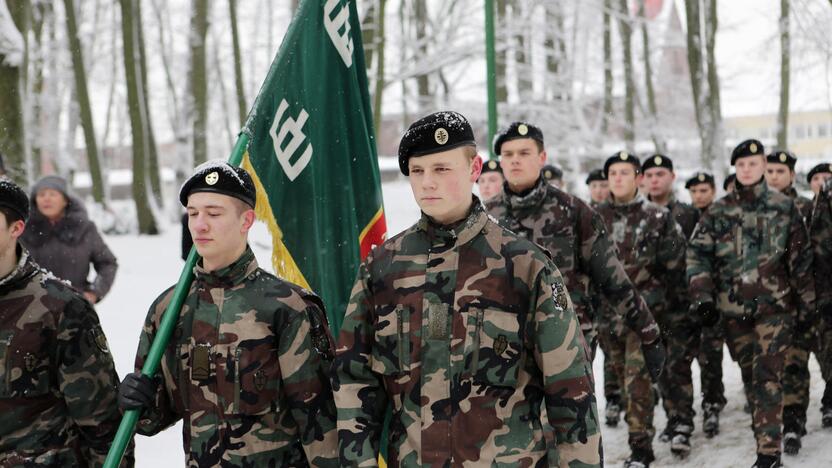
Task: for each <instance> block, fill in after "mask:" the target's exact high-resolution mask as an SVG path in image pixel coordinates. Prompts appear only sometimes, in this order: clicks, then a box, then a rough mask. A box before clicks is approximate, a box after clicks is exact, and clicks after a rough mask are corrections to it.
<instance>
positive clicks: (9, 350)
mask: <svg viewBox="0 0 832 468" xmlns="http://www.w3.org/2000/svg"><path fill="white" fill-rule="evenodd" d="M15 338H17V339H15ZM32 338H33V337H31V336H23V335H17V336H15V332H14V331H11V330H3V331H0V378H2V383H0V395H3V396H4V397H10V398H19V397H24V398H34V397H39V396H43V395H45V394H47V393H49V390H50V385H49V384H50V377H49V367H50V366H49V361H50V360H49V356H48V354H46V352H45V351H47V350H48V349H49V348H50V347H49V346H46V345H44V342H43V341H42V340H40V339H32Z"/></svg>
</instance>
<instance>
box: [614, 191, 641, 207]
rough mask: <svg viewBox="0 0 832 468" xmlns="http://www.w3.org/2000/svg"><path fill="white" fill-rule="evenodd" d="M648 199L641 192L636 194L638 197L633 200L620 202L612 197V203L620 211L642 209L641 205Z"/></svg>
mask: <svg viewBox="0 0 832 468" xmlns="http://www.w3.org/2000/svg"><path fill="white" fill-rule="evenodd" d="M646 201H647V198H646V197H645V196H644V195H642V194H641V193H638V194H636V197H635V198H633V199H632V200H630V201H628V202H625V203H619V202H617V201H616V200H615V197H612V196H611V197H610V204H611V205H612V206H613V207H614V208H615V209H616V210H618V211H636V210H640V209H641V205H642V204H643V203H645V202H646Z"/></svg>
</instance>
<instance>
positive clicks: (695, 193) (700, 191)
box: [688, 184, 716, 210]
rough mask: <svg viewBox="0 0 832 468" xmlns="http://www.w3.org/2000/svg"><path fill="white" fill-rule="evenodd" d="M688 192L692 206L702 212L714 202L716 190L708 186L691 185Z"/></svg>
mask: <svg viewBox="0 0 832 468" xmlns="http://www.w3.org/2000/svg"><path fill="white" fill-rule="evenodd" d="M688 192H690V200H691V202H692V203H693V206H695V207H697V208H699V209H700V210H703V209H705V208H707V207H708V205H710V204H711V203H713V201H714V197H715V196H716V189H715V188H714V187H711V185H710V184H696V185H692V186H691V187H690V188H689V189H688Z"/></svg>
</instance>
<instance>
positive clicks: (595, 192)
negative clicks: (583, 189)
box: [586, 169, 610, 208]
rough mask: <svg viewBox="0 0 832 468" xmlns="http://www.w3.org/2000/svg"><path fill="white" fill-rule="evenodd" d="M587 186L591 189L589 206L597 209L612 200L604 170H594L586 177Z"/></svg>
mask: <svg viewBox="0 0 832 468" xmlns="http://www.w3.org/2000/svg"><path fill="white" fill-rule="evenodd" d="M586 186H587V187H588V188H589V206H591V207H592V208H595V207H597V206H598V205H600V204H601V203H604V202H605V201H607V200H608V199H609V198H610V186H609V183H607V175H606V174H604V170H603V169H593V170H592V171H590V172H589V174H588V175H587V176H586Z"/></svg>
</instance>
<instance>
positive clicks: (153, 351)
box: [104, 133, 249, 468]
mask: <svg viewBox="0 0 832 468" xmlns="http://www.w3.org/2000/svg"><path fill="white" fill-rule="evenodd" d="M248 140H249V136H248V135H247V134H245V133H241V134H240V136H239V137H237V143H236V144H235V145H234V150H233V151H232V153H231V157H230V158H228V163H229V164H231V165H232V166H239V165H240V162H242V160H243V153H245V151H246V146H248ZM198 258H199V254H197V253H196V249H195V248H193V247H192V248H191V253H190V254H189V255H188V260H187V261H185V266H184V267H183V269H182V273H181V274H180V275H179V282H178V283H177V284H176V289H175V290H174V292H173V298H172V299H171V301H170V304H168V308H167V309H165V313H164V315H163V316H162V321H161V323H160V324H159V330H157V331H156V337H155V338H154V339H153V344H151V345H150V351H149V352H148V353H147V360H145V362H144V366H142V374H144V375H146V376H148V377H151V378H152V377H153V376H154V375H156V371H158V370H159V363H160V362H161V360H162V354H164V352H165V347H166V346H167V345H168V341H170V335H171V334H172V333H173V328H174V327H175V326H176V322H177V321H178V319H179V312H180V311H181V310H182V304H183V303H184V302H185V298H186V297H187V295H188V290H189V289H190V287H191V283H192V282H193V280H194V265H196V261H197V259H198ZM139 415H140V410H129V411H126V412H125V413H124V416H123V417H122V418H121V424H119V426H118V432H116V437H115V439H113V444H112V445H111V446H110V451H109V452H107V459H106V460H105V461H104V468H117V467H118V466H119V465H120V464H121V459H122V458H123V457H124V451H125V450H126V449H127V444H129V443H130V439H132V438H133V433H134V432H135V431H136V423H137V422H138V421H139Z"/></svg>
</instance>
